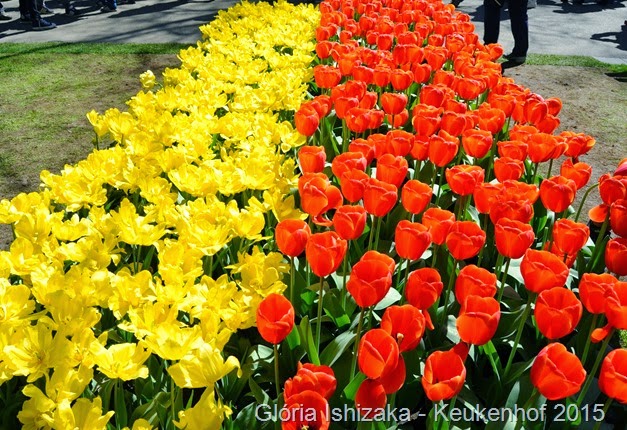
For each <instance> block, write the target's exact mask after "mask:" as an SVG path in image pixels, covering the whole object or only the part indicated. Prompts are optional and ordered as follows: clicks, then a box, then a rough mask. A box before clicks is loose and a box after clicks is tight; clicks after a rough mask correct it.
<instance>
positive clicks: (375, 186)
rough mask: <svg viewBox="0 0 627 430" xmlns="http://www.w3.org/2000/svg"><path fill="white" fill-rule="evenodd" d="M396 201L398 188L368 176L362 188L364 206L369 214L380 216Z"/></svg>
mask: <svg viewBox="0 0 627 430" xmlns="http://www.w3.org/2000/svg"><path fill="white" fill-rule="evenodd" d="M397 201H398V189H397V188H396V186H394V185H392V184H388V183H386V182H383V181H380V180H378V179H375V178H370V179H369V180H368V182H367V183H366V188H365V190H364V207H365V208H366V210H367V211H368V213H369V214H372V215H374V216H378V217H382V216H384V215H386V214H387V213H388V212H390V211H391V210H392V208H393V207H394V205H395V204H396V202H397Z"/></svg>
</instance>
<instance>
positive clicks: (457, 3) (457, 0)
mask: <svg viewBox="0 0 627 430" xmlns="http://www.w3.org/2000/svg"><path fill="white" fill-rule="evenodd" d="M462 1H464V0H453V1H451V4H452V5H453V6H455V7H456V8H458V7H459V5H460V3H461V2H462Z"/></svg>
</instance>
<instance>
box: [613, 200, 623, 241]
mask: <svg viewBox="0 0 627 430" xmlns="http://www.w3.org/2000/svg"><path fill="white" fill-rule="evenodd" d="M610 226H611V227H612V231H613V232H614V233H616V234H617V235H619V236H621V237H627V199H618V200H616V201H614V203H612V205H611V206H610Z"/></svg>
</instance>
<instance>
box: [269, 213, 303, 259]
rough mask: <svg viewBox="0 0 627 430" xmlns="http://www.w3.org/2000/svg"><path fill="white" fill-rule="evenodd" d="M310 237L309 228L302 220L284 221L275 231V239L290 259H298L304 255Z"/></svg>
mask: <svg viewBox="0 0 627 430" xmlns="http://www.w3.org/2000/svg"><path fill="white" fill-rule="evenodd" d="M309 236H311V230H310V229H309V226H308V225H307V223H306V222H305V221H303V220H300V219H286V220H283V221H281V222H280V223H278V224H277V226H276V229H275V230H274V239H275V240H276V244H277V246H278V247H279V250H280V251H281V252H282V253H283V254H285V255H287V256H289V257H298V256H299V255H300V254H302V253H303V251H304V250H305V246H306V245H307V241H308V240H309Z"/></svg>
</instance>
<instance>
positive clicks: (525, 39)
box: [483, 0, 529, 57]
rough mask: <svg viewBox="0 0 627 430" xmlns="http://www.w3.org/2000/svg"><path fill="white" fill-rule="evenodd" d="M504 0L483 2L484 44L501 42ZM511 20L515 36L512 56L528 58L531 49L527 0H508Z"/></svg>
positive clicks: (486, 0)
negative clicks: (528, 51) (500, 28)
mask: <svg viewBox="0 0 627 430" xmlns="http://www.w3.org/2000/svg"><path fill="white" fill-rule="evenodd" d="M503 1H504V0H483V6H484V9H485V12H484V13H485V16H484V36H483V41H484V43H486V44H488V43H496V42H498V40H499V27H500V23H501V9H502V7H503ZM508 2H509V6H508V8H509V19H510V22H511V25H512V35H513V36H514V49H513V50H512V53H511V54H510V56H512V57H526V56H527V50H528V49H529V26H528V18H527V0H508Z"/></svg>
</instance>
